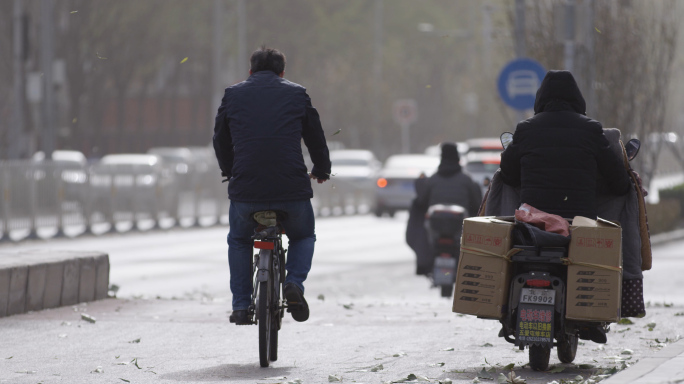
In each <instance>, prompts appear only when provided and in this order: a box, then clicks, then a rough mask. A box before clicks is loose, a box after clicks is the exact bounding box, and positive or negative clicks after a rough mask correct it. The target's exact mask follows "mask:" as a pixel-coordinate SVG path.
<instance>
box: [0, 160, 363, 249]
mask: <svg viewBox="0 0 684 384" xmlns="http://www.w3.org/2000/svg"><path fill="white" fill-rule="evenodd" d="M219 175H220V171H219V169H218V166H217V165H215V164H211V163H208V162H197V163H196V164H164V165H163V166H160V167H151V166H146V165H134V164H109V165H101V164H100V165H98V164H94V165H75V164H73V163H66V164H64V163H60V162H54V161H40V162H34V161H28V160H25V161H5V162H0V241H7V240H11V241H21V240H24V239H31V238H50V237H57V236H64V235H66V236H78V235H82V234H95V235H99V234H104V233H108V232H121V231H126V230H130V229H138V230H146V229H151V228H168V227H172V226H181V227H188V226H209V225H215V224H221V223H222V224H226V223H227V218H228V209H229V205H230V204H229V201H228V197H227V193H226V184H225V183H221V178H220V176H219ZM373 182H374V180H349V179H339V178H334V179H333V180H332V181H329V182H326V183H324V184H320V185H319V184H315V183H314V184H313V185H314V187H313V188H314V199H313V201H312V204H313V206H314V209H315V212H316V214H317V215H319V216H329V215H343V214H354V213H366V212H369V211H370V210H371V209H372V205H373V200H374V188H373V187H374V185H373Z"/></svg>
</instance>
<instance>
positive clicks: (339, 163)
mask: <svg viewBox="0 0 684 384" xmlns="http://www.w3.org/2000/svg"><path fill="white" fill-rule="evenodd" d="M330 161H331V163H332V170H331V172H330V173H331V174H332V175H333V177H334V178H336V179H339V178H345V179H350V180H353V181H359V182H365V181H368V180H370V181H371V183H373V182H374V181H375V178H376V176H377V173H378V172H379V171H380V168H381V167H382V163H381V162H380V161H379V160H378V159H376V158H375V155H374V154H373V152H371V151H368V150H365V149H339V150H335V151H330Z"/></svg>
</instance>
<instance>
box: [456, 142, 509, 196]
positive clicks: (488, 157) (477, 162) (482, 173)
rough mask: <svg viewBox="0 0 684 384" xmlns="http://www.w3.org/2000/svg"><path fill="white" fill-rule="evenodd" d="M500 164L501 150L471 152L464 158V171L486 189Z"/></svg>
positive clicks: (483, 190) (483, 191)
mask: <svg viewBox="0 0 684 384" xmlns="http://www.w3.org/2000/svg"><path fill="white" fill-rule="evenodd" d="M500 165H501V152H471V153H468V154H467V155H466V158H465V167H464V169H465V172H466V173H467V174H468V175H469V176H470V177H471V178H472V179H473V181H474V182H475V183H477V185H479V186H480V188H481V189H482V195H483V196H484V193H485V192H486V191H487V188H488V187H489V183H490V182H491V181H492V177H493V176H494V173H495V172H496V170H497V169H499V167H500Z"/></svg>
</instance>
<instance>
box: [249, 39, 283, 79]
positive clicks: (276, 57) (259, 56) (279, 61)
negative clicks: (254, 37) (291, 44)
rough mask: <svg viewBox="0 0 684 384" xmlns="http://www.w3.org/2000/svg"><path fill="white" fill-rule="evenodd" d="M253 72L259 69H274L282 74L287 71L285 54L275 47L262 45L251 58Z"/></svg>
mask: <svg viewBox="0 0 684 384" xmlns="http://www.w3.org/2000/svg"><path fill="white" fill-rule="evenodd" d="M249 64H250V66H251V68H250V69H251V71H252V73H256V72H259V71H273V72H275V73H276V74H278V75H279V74H281V73H283V72H284V71H285V54H284V53H282V52H280V51H279V50H277V49H275V48H266V46H265V45H262V46H261V47H260V48H259V49H257V50H256V51H254V53H252V57H250V58H249Z"/></svg>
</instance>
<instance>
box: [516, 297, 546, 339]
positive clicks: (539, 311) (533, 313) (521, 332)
mask: <svg viewBox="0 0 684 384" xmlns="http://www.w3.org/2000/svg"><path fill="white" fill-rule="evenodd" d="M553 317H554V309H553V307H549V306H548V305H539V304H527V303H520V304H519V305H518V318H517V323H516V327H515V339H516V345H530V344H537V345H543V346H548V347H549V348H550V347H553V335H554V330H553Z"/></svg>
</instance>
